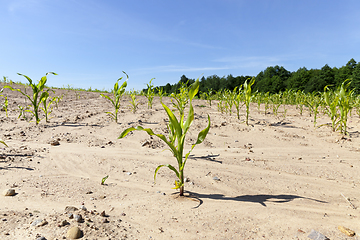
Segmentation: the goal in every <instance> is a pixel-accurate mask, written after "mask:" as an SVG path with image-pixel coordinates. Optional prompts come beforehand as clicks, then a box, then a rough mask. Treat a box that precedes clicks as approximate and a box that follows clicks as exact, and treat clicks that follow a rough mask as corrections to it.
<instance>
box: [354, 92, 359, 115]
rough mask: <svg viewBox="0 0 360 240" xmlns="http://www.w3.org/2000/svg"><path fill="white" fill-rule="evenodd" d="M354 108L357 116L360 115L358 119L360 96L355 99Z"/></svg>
mask: <svg viewBox="0 0 360 240" xmlns="http://www.w3.org/2000/svg"><path fill="white" fill-rule="evenodd" d="M354 107H355V112H356V114H357V115H358V117H360V95H358V96H357V97H356V98H355V100H354Z"/></svg>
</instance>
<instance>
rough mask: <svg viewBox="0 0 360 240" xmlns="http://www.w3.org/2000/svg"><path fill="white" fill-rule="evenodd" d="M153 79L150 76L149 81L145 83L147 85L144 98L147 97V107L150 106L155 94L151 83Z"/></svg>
mask: <svg viewBox="0 0 360 240" xmlns="http://www.w3.org/2000/svg"><path fill="white" fill-rule="evenodd" d="M154 79H155V78H152V79H151V80H150V82H149V83H148V84H146V85H147V91H146V98H147V99H148V109H150V108H152V105H153V100H154V96H155V91H154V85H153V84H152V83H151V82H152V80H154Z"/></svg>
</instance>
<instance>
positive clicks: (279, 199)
mask: <svg viewBox="0 0 360 240" xmlns="http://www.w3.org/2000/svg"><path fill="white" fill-rule="evenodd" d="M186 193H187V194H186V195H185V196H184V197H186V198H189V199H191V200H194V201H198V202H199V205H197V206H196V207H194V208H198V207H200V206H201V205H202V204H203V202H204V201H203V200H202V199H204V198H208V199H214V200H230V201H240V202H253V203H260V204H261V205H262V206H264V207H267V206H266V202H272V203H287V202H290V201H292V200H294V199H297V198H300V199H307V200H311V201H315V202H319V203H327V202H326V201H321V200H317V199H314V198H308V197H301V196H297V195H291V194H279V195H268V194H257V195H242V196H236V197H227V196H225V195H223V194H199V193H194V192H190V191H186Z"/></svg>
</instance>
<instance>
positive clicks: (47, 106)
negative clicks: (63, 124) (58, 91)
mask: <svg viewBox="0 0 360 240" xmlns="http://www.w3.org/2000/svg"><path fill="white" fill-rule="evenodd" d="M53 92H54V91H53ZM44 93H45V94H44V98H43V101H42V102H43V107H42V108H41V109H42V110H43V112H44V114H45V121H46V122H47V123H48V122H49V116H50V114H51V113H52V110H53V107H52V106H51V105H52V104H53V103H54V102H55V101H56V99H57V97H53V98H50V95H49V92H48V91H46V92H44ZM49 98H50V100H49V102H47V100H48V99H49Z"/></svg>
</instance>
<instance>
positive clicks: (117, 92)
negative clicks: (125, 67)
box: [100, 71, 129, 123]
mask: <svg viewBox="0 0 360 240" xmlns="http://www.w3.org/2000/svg"><path fill="white" fill-rule="evenodd" d="M123 73H124V74H125V75H126V81H125V82H124V83H123V84H122V85H121V86H120V87H119V81H121V80H122V78H123V77H121V78H119V79H118V80H117V81H116V83H115V84H114V89H113V90H112V91H111V92H112V94H113V95H114V98H113V99H111V98H110V97H109V96H107V95H105V94H103V93H101V94H100V96H102V97H104V98H106V99H108V100H109V101H110V102H111V103H112V105H113V106H114V108H115V111H114V113H112V112H106V113H107V114H109V115H110V116H111V117H112V118H113V119H114V120H115V122H116V123H117V122H118V112H119V109H120V100H121V97H122V96H123V95H124V93H125V88H126V86H127V80H128V79H129V76H128V75H127V74H126V73H125V72H124V71H123Z"/></svg>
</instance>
